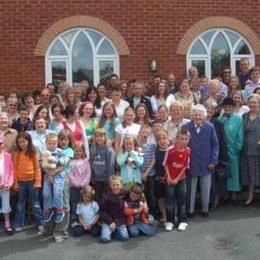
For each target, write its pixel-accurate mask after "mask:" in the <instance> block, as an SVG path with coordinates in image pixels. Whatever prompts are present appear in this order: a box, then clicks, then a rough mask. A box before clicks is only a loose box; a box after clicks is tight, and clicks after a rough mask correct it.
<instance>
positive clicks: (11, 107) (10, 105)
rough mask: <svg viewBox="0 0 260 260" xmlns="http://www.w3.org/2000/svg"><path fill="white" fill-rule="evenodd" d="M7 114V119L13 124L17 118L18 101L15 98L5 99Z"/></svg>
mask: <svg viewBox="0 0 260 260" xmlns="http://www.w3.org/2000/svg"><path fill="white" fill-rule="evenodd" d="M6 103H7V113H8V116H9V119H10V120H11V121H12V122H14V121H15V120H16V119H17V118H18V117H19V113H18V99H17V98H15V97H9V98H8V99H7V102H6Z"/></svg>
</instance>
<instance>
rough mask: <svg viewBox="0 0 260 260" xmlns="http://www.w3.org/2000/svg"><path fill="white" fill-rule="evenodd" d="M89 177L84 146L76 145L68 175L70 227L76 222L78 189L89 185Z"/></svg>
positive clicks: (88, 166) (89, 171) (89, 172)
mask: <svg viewBox="0 0 260 260" xmlns="http://www.w3.org/2000/svg"><path fill="white" fill-rule="evenodd" d="M90 177H91V170H90V165H89V162H88V158H87V157H86V154H85V149H84V145H83V144H82V143H76V144H75V145H74V159H73V160H72V161H71V172H70V174H69V183H70V204H71V222H72V226H73V222H75V221H76V220H77V215H76V208H77V203H78V201H79V195H80V189H81V188H82V187H84V186H86V185H88V184H89V182H90Z"/></svg>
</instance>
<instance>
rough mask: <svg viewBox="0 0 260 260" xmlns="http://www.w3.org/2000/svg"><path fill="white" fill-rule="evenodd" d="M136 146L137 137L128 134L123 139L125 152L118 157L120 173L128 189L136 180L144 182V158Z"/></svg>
mask: <svg viewBox="0 0 260 260" xmlns="http://www.w3.org/2000/svg"><path fill="white" fill-rule="evenodd" d="M136 148H137V142H136V140H135V138H134V137H132V136H128V135H127V136H126V137H125V138H124V140H123V152H122V153H121V154H119V155H118V157H117V163H118V165H119V166H120V175H121V177H122V180H123V184H124V187H125V189H126V190H128V189H130V188H131V186H132V185H133V184H134V183H135V182H138V183H142V180H141V166H142V165H143V162H144V158H143V156H142V154H140V153H138V152H137V151H136Z"/></svg>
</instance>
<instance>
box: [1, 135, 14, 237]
mask: <svg viewBox="0 0 260 260" xmlns="http://www.w3.org/2000/svg"><path fill="white" fill-rule="evenodd" d="M4 142H5V140H4V138H2V137H0V203H1V205H0V213H3V214H4V220H5V231H6V233H7V234H8V235H12V234H13V229H12V227H11V225H10V218H9V212H10V211H11V207H10V188H11V187H12V185H13V182H14V167H13V161H12V155H11V154H10V153H8V152H5V150H4Z"/></svg>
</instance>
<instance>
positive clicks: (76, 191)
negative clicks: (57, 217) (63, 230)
mask: <svg viewBox="0 0 260 260" xmlns="http://www.w3.org/2000/svg"><path fill="white" fill-rule="evenodd" d="M79 198H80V188H76V187H70V210H71V214H70V219H71V223H72V222H74V221H77V220H78V216H77V214H76V209H77V204H78V203H79Z"/></svg>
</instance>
